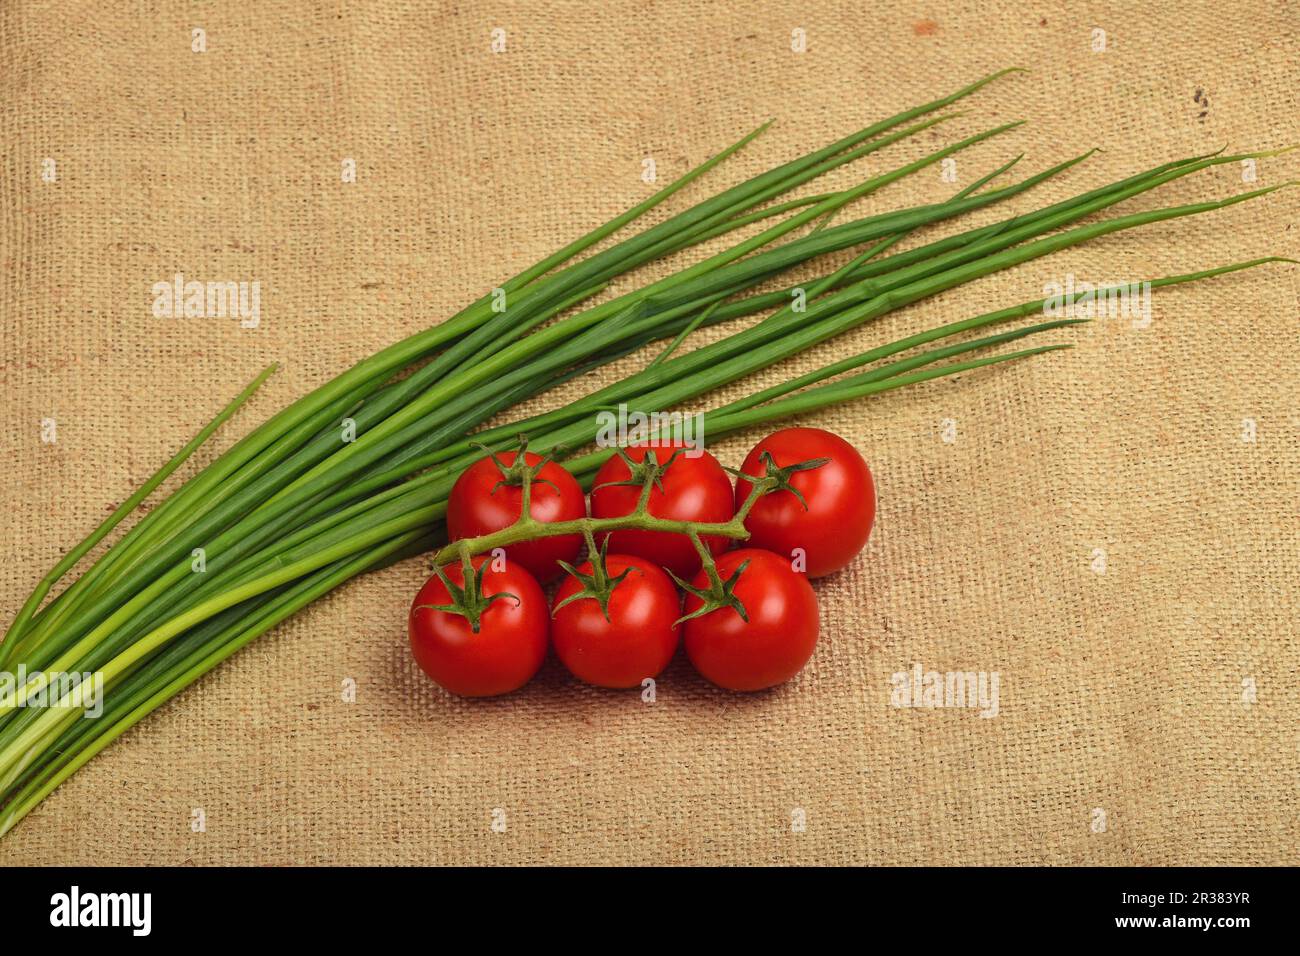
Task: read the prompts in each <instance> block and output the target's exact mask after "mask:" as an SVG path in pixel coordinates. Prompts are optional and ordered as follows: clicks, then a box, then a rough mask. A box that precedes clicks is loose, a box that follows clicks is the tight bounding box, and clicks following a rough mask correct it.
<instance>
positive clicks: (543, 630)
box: [407, 556, 550, 697]
mask: <svg viewBox="0 0 1300 956" xmlns="http://www.w3.org/2000/svg"><path fill="white" fill-rule="evenodd" d="M487 560H490V559H489V558H488V557H486V556H480V557H477V558H474V559H472V564H473V566H474V568H475V570H477V569H478V567H479V565H481V564H482V563H483V562H484V561H487ZM443 572H444V573H445V574H446V575H447V577H448V579H449V580H450V581H451V582H452V583H453V584H456V585H464V583H465V578H464V574H463V573H462V571H461V566H460V564H459V563H456V564H449V565H447V566H446V567H444V568H443ZM502 592H505V593H507V594H512V595H514V597H513V598H511V597H504V598H499V599H498V600H495V601H493V602H492V603H491V604H489V605H488V606H487V607H486V608H485V609H484V610H483V613H482V616H481V617H480V619H479V629H478V632H477V633H475V632H474V631H473V629H472V628H471V627H470V623H469V620H468V619H467V618H466V617H464V616H463V615H460V614H451V613H449V612H447V611H435V610H432V609H431V608H428V607H420V605H425V604H449V603H451V596H450V595H449V594H448V593H447V588H446V585H444V584H443V583H442V582H441V581H440V580H438V576H437V575H436V574H435V575H433V576H432V577H430V578H429V580H428V581H426V582H425V583H424V587H422V588H420V592H419V593H418V594H417V595H416V596H415V600H414V601H412V602H411V613H410V616H409V619H408V622H407V630H408V633H409V636H410V640H411V652H412V654H413V655H414V656H415V662H416V663H417V664H419V665H420V669H421V670H423V671H424V672H425V673H426V674H428V675H429V677H431V678H432V679H433V680H434V681H435V682H437V683H438V684H439V685H441V686H442V687H443V688H445V689H446V690H448V691H450V692H451V693H453V694H458V695H460V696H461V697H495V696H496V695H498V694H508V693H510V692H511V691H512V690H518V689H519V688H520V687H523V686H524V684H527V683H528V682H529V681H530V680H532V678H533V675H534V674H536V673H537V671H538V670H539V669H540V668H541V666H542V662H543V661H544V660H545V659H546V645H547V636H548V633H549V625H550V622H549V615H548V613H547V607H546V595H545V594H544V593H543V592H542V588H541V585H539V584H538V583H537V579H536V578H534V577H533V576H532V575H531V574H530V573H529V572H528V571H527V570H526V569H525V568H524V566H523V565H522V564H520V563H511V562H509V561H507V562H506V566H505V570H503V571H494V570H492V568H491V567H490V566H489V568H488V570H487V571H486V572H484V574H483V593H484V594H485V595H490V594H499V593H502Z"/></svg>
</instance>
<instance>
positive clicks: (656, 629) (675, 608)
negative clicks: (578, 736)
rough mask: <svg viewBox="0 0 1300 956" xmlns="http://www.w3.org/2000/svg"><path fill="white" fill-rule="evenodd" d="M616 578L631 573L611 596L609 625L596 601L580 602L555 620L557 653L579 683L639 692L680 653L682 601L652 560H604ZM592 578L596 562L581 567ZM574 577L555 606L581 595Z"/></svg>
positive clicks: (611, 557) (557, 614)
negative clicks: (592, 566) (629, 570)
mask: <svg viewBox="0 0 1300 956" xmlns="http://www.w3.org/2000/svg"><path fill="white" fill-rule="evenodd" d="M605 566H606V568H607V569H608V570H609V576H610V577H611V578H614V577H617V576H618V575H620V574H622V573H623V571H625V570H627V569H628V568H631V569H632V570H631V572H630V573H629V574H628V576H627V577H626V578H624V579H623V580H622V581H620V582H619V583H618V584H617V585H616V586H615V588H614V590H613V592H612V593H611V594H610V597H609V620H606V619H605V615H604V614H603V613H602V612H601V609H600V603H599V602H598V601H596V599H595V598H580V599H578V600H577V601H572V602H570V603H569V604H566V605H565V606H564V607H562V608H560V609H559V610H558V611H556V612H555V613H554V615H553V617H552V619H551V642H552V643H553V644H554V645H555V654H556V656H557V657H559V659H560V661H561V662H562V663H563V664H564V666H565V667H567V668H568V669H569V672H570V673H571V674H573V676H574V677H577V678H578V679H579V680H583V681H586V682H587V683H588V684H595V685H596V686H597V687H616V688H617V687H639V686H640V685H641V682H642V681H643V680H645V679H646V678H647V677H655V676H657V675H658V674H659V672H660V671H662V670H663V669H664V668H665V667H667V666H668V662H669V661H671V660H672V659H673V654H675V653H676V652H677V643H678V637H679V632H680V629H679V627H678V626H677V623H676V622H677V618H679V617H680V616H681V598H680V597H678V595H677V587H676V585H674V584H673V582H672V579H671V578H669V577H668V575H667V574H665V573H664V572H663V571H662V570H660V569H659V567H658V566H657V565H656V564H655V563H654V562H652V561H647V560H646V559H645V558H637V557H633V556H631V555H625V554H611V555H607V556H606V558H605ZM578 570H579V571H581V572H582V573H583V574H590V573H591V562H590V561H587V562H586V563H584V564H583V565H582V566H581V567H579V568H578ZM581 587H582V586H581V584H580V583H579V581H578V580H577V578H574V577H572V576H569V577H566V578H565V579H564V583H563V584H561V585H560V589H559V590H558V591H557V592H556V594H555V602H554V603H555V605H556V606H558V605H559V603H560V602H561V601H563V600H564V599H565V598H567V597H569V596H570V595H572V594H575V593H577V592H578V591H579V590H581Z"/></svg>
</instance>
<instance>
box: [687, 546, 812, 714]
mask: <svg viewBox="0 0 1300 956" xmlns="http://www.w3.org/2000/svg"><path fill="white" fill-rule="evenodd" d="M745 562H749V563H748V564H747V565H746V566H745V569H744V570H743V571H741V572H740V578H739V580H738V581H737V582H736V584H735V588H734V590H733V591H732V594H733V595H734V596H735V597H736V598H737V599H739V601H740V603H741V604H742V605H743V606H744V608H745V611H746V613H747V614H748V616H749V620H748V621H746V620H744V619H743V618H742V617H741V616H740V615H739V614H738V613H737V612H736V611H735V610H734V609H733V608H730V607H721V608H718V609H716V610H714V611H710V612H709V613H708V614H705V615H702V616H701V617H696V618H691V619H690V620H688V621H686V622H685V623H684V624H683V629H684V632H685V633H684V642H685V644H686V654H687V656H688V657H690V659H691V663H692V664H694V665H695V669H696V670H697V671H699V672H700V674H701V675H702V676H704V677H705V678H707V679H708V680H710V681H712V682H713V683H715V684H717V685H718V686H719V687H725V688H726V689H727V690H743V691H752V690H763V689H764V688H767V687H775V686H776V685H777V684H783V683H785V682H786V681H788V680H789V679H790V678H791V677H794V675H795V674H797V673H799V671H800V670H802V669H803V666H804V665H805V664H806V663H808V659H809V658H810V657H812V654H813V650H814V648H816V646H817V633H818V627H819V625H818V618H817V596H816V595H815V594H814V593H813V589H812V585H811V584H809V583H808V579H807V578H806V577H804V576H803V575H802V574H797V573H795V572H794V571H792V570H791V569H790V562H789V561H788V560H787V559H785V558H782V557H780V556H778V555H775V554H773V553H772V552H770V551H762V550H759V549H758V548H741V549H739V550H737V551H730V552H728V553H727V554H724V555H723V556H722V557H721V558H719V559H718V561H717V567H718V574H719V576H720V577H721V578H722V580H723V581H729V580H730V579H731V578H732V577H733V576H734V575H735V574H736V573H737V570H738V569H739V568H740V567H741V565H744V564H745ZM691 583H692V584H693V585H694V586H695V587H697V588H700V589H704V588H707V587H708V584H709V580H708V575H707V574H706V573H705V571H703V570H701V571H700V572H699V574H697V575H696V576H695V580H694V581H692V582H691ZM701 606H702V602H701V601H700V599H699V598H698V597H696V596H695V595H693V594H687V595H686V607H685V611H686V613H687V614H690V613H691V612H693V611H697V610H699V608H700V607H701Z"/></svg>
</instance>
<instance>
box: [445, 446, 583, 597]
mask: <svg viewBox="0 0 1300 956" xmlns="http://www.w3.org/2000/svg"><path fill="white" fill-rule="evenodd" d="M516 455H517V453H516V452H513V451H508V452H502V453H501V454H499V455H497V457H498V458H499V459H501V461H502V462H503V463H504V464H505V465H507V466H510V465H513V464H514V463H515V458H516ZM541 460H542V456H541V455H535V454H533V453H532V452H527V453H526V454H525V457H524V461H525V463H526V464H528V465H536V464H537V463H538V462H539V461H541ZM502 480H503V476H502V473H501V469H500V468H498V467H497V464H496V462H494V461H493V460H492V459H491V458H483V459H481V460H479V461H476V462H474V464H472V465H470V466H469V467H468V468H466V469H465V471H464V473H463V474H462V475H461V476H460V477H459V478H457V479H456V484H455V485H453V486H452V489H451V495H450V496H449V497H448V499H447V534H448V536H449V537H450V538H451V540H452V541H459V540H460V539H461V538H478V537H481V536H482V535H485V534H491V533H492V532H494V531H500V530H501V529H502V528H506V527H509V526H510V525H512V524H514V523H515V522H516V521H518V520H519V515H520V513H521V512H522V510H523V489H522V488H521V487H520V486H519V485H517V484H502V483H501V482H502ZM531 498H532V501H531V504H530V507H529V509H528V512H529V514H531V515H532V517H533V518H534V519H535V520H537V521H545V522H548V523H550V522H555V521H573V520H575V519H577V518H583V517H585V516H586V514H587V505H586V501H585V500H584V498H583V494H582V487H581V486H580V485H579V484H578V482H577V480H576V479H575V478H574V477H573V475H571V474H569V472H568V471H566V470H565V468H564V467H563V466H562V465H559V464H556V463H555V462H553V461H549V462H547V463H546V465H545V466H543V468H542V469H541V471H540V472H538V474H537V477H536V478H534V479H533V481H532V489H531ZM581 550H582V536H581V535H576V534H573V535H568V534H566V535H557V536H555V537H553V538H536V539H534V540H532V541H521V542H519V543H518V544H512V545H510V546H509V547H508V548H506V559H507V560H508V561H510V562H515V561H517V562H519V563H520V564H521V565H523V566H524V567H525V568H526V569H528V570H529V571H530V572H532V573H533V574H534V575H535V576H536V577H537V579H538V580H539V581H541V582H543V583H545V582H547V581H551V580H554V579H555V578H557V577H559V576H560V574H562V573H563V569H562V568H561V567H560V566H559V565H558V564H557V563H556V561H567V562H569V563H570V564H572V563H573V562H574V561H576V560H577V558H578V552H579V551H581Z"/></svg>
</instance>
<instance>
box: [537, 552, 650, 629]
mask: <svg viewBox="0 0 1300 956" xmlns="http://www.w3.org/2000/svg"><path fill="white" fill-rule="evenodd" d="M608 549H609V538H608V537H607V538H605V540H604V541H602V542H601V543H600V547H599V548H597V547H596V546H595V544H594V542H593V541H592V540H590V538H589V540H588V541H587V554H588V555H589V556H590V557H589V559H588V561H587V563H586V564H585V565H583V567H590V568H591V573H590V574H587V573H584V572H583V570H582V568H575V567H574V566H573V565H571V564H569V563H568V562H567V561H561V562H560V567H562V568H564V570H565V571H566V572H567V573H568V574H569V576H570V577H572V578H574V579H575V580H576V581H577V582H578V588H577V590H575V591H573V593H572V594H567V595H566V596H565V597H564V599H563V600H561V601H558V602H557V603H556V605H555V607H553V608H552V609H551V617H555V614H556V612H557V611H559V610H560V608H562V607H564V606H565V605H567V604H572V603H573V602H574V601H581V600H583V599H585V598H590V599H591V600H593V601H595V602H596V603H597V604H598V605H599V606H600V613H601V614H603V615H605V620H606V621H608V620H609V599H610V597H611V596H612V595H613V593H614V588H616V587H618V585H619V583H620V582H621V581H622V580H623V579H624V578H625V577H627V576H628V575H629V574H631V573H632V568H631V567H630V566H629V567H625V568H624V569H623V570H622V571H621V572H619V573H618V574H616V575H614V576H613V577H610V574H609V563H608V561H607V557H608V556H607V554H606V552H607V551H608ZM567 590H568V588H566V591H567Z"/></svg>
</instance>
